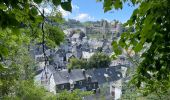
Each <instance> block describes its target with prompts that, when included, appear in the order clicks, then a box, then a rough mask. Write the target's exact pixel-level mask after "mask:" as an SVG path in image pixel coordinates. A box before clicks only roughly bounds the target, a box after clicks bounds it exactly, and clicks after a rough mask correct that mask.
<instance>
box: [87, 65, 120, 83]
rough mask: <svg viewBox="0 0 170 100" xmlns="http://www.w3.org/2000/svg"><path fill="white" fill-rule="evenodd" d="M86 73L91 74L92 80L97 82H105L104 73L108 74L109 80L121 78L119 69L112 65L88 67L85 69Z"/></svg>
mask: <svg viewBox="0 0 170 100" xmlns="http://www.w3.org/2000/svg"><path fill="white" fill-rule="evenodd" d="M86 74H87V75H89V76H91V78H92V81H96V80H97V81H98V83H99V84H103V83H105V82H107V80H106V77H105V76H104V74H105V75H106V74H107V75H108V76H109V78H108V79H109V80H108V81H109V82H112V81H116V80H118V79H120V78H122V74H121V72H119V71H116V70H115V68H114V67H109V68H99V69H93V70H92V69H90V70H87V71H86Z"/></svg>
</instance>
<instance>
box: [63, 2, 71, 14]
mask: <svg viewBox="0 0 170 100" xmlns="http://www.w3.org/2000/svg"><path fill="white" fill-rule="evenodd" d="M61 7H62V8H63V9H64V10H66V11H70V12H71V11H72V6H71V0H69V1H67V2H62V3H61Z"/></svg>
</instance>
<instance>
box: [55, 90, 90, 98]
mask: <svg viewBox="0 0 170 100" xmlns="http://www.w3.org/2000/svg"><path fill="white" fill-rule="evenodd" d="M89 95H92V92H89V91H84V92H83V91H81V90H74V91H72V92H69V91H63V92H61V93H60V94H59V95H57V100H82V98H83V97H85V96H89Z"/></svg>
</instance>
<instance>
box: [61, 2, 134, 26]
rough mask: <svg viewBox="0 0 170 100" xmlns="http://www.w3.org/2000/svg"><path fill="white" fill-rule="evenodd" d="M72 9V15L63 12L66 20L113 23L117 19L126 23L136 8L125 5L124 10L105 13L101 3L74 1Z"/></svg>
mask: <svg viewBox="0 0 170 100" xmlns="http://www.w3.org/2000/svg"><path fill="white" fill-rule="evenodd" d="M72 8H73V10H72V13H69V12H66V11H63V10H61V12H62V13H63V16H64V17H65V18H66V19H68V18H70V19H76V20H79V21H82V22H84V21H89V20H90V21H96V20H101V19H106V20H108V21H112V20H114V19H116V20H119V21H120V22H122V23H124V22H126V21H127V20H128V19H129V18H130V16H131V14H132V12H133V10H134V9H135V8H136V7H130V6H128V5H127V4H124V6H123V9H122V10H113V11H110V12H107V13H104V10H103V4H102V3H101V2H96V0H72Z"/></svg>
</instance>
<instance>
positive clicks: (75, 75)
mask: <svg viewBox="0 0 170 100" xmlns="http://www.w3.org/2000/svg"><path fill="white" fill-rule="evenodd" d="M53 75H54V80H55V83H56V85H58V84H64V83H69V81H70V80H72V81H74V82H75V81H80V80H84V79H85V76H84V75H83V73H82V70H81V69H74V70H71V72H70V73H69V72H68V70H67V69H65V70H61V71H56V72H55V73H54V74H53Z"/></svg>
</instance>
